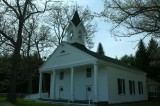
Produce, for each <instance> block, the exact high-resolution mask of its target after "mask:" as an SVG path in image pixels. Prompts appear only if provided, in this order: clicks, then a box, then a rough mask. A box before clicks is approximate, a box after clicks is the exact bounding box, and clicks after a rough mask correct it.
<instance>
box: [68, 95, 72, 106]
mask: <svg viewBox="0 0 160 106" xmlns="http://www.w3.org/2000/svg"><path fill="white" fill-rule="evenodd" d="M71 98H72V95H70V97H69V99H68V104H70V101H71Z"/></svg>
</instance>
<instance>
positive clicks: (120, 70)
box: [39, 11, 148, 104]
mask: <svg viewBox="0 0 160 106" xmlns="http://www.w3.org/2000/svg"><path fill="white" fill-rule="evenodd" d="M66 31H67V39H66V41H65V42H62V44H61V45H59V46H58V47H57V48H56V49H55V50H54V52H53V53H52V54H51V55H50V57H49V58H48V59H47V61H46V62H45V63H44V64H43V65H42V66H41V67H40V69H39V73H40V77H39V78H40V80H39V98H43V92H42V82H43V81H42V79H43V74H44V73H49V74H50V75H51V79H50V92H49V99H50V100H67V101H71V102H75V101H88V100H91V101H93V102H95V103H98V102H106V103H109V104H113V103H124V102H135V101H144V100H147V99H148V96H147V87H146V73H145V72H142V71H140V70H138V69H136V68H134V67H131V66H129V65H127V64H124V63H122V62H120V61H118V60H116V59H113V58H110V57H107V56H104V55H100V54H98V53H95V52H93V51H90V50H88V49H87V48H86V47H85V39H84V37H85V36H86V34H87V32H86V29H85V27H84V25H83V22H82V21H81V20H80V17H79V15H78V12H77V11H76V12H75V14H74V15H73V18H72V20H71V21H70V23H69V25H68V28H67V30H66ZM117 53H118V51H117Z"/></svg>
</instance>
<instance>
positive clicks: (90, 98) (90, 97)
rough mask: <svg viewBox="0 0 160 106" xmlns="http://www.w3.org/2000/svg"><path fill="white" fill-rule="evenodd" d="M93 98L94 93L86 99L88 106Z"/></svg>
mask: <svg viewBox="0 0 160 106" xmlns="http://www.w3.org/2000/svg"><path fill="white" fill-rule="evenodd" d="M93 96H94V93H92V94H91V95H90V96H89V98H88V106H91V100H92V97H93Z"/></svg>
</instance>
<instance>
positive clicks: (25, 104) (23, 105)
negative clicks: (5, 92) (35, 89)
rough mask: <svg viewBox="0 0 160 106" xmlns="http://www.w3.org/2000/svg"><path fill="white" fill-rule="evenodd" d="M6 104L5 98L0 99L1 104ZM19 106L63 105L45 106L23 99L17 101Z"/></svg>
mask: <svg viewBox="0 0 160 106" xmlns="http://www.w3.org/2000/svg"><path fill="white" fill-rule="evenodd" d="M2 102H6V98H5V97H0V103H2ZM15 105H17V106H63V105H55V104H45V103H38V102H33V101H26V100H23V99H17V103H16V104H15Z"/></svg>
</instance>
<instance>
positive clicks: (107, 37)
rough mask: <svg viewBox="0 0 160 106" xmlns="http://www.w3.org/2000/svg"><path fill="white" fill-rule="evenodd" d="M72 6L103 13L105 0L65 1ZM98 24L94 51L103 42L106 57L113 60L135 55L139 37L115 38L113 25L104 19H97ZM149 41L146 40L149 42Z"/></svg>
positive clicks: (146, 40)
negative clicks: (111, 30)
mask: <svg viewBox="0 0 160 106" xmlns="http://www.w3.org/2000/svg"><path fill="white" fill-rule="evenodd" d="M65 1H67V3H69V4H71V5H74V4H75V5H76V4H77V5H78V6H82V7H84V8H85V7H88V8H89V9H90V10H91V11H92V12H98V13H99V12H101V11H102V10H103V9H104V7H103V0H65ZM95 21H96V23H97V32H96V33H95V37H94V39H93V42H94V48H92V49H91V50H92V51H96V50H97V46H98V43H99V42H101V44H102V46H103V49H104V51H105V55H106V56H109V57H112V58H116V57H118V58H120V57H122V56H124V55H125V54H127V55H130V54H133V55H134V54H135V51H136V50H137V44H138V41H139V40H140V37H139V36H136V37H123V38H122V37H116V38H115V37H114V36H112V35H111V33H110V29H111V27H112V25H111V23H107V22H104V21H103V20H102V19H99V18H97V19H95ZM148 40H149V39H145V42H148Z"/></svg>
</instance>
